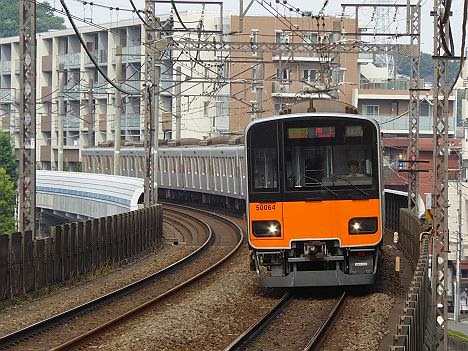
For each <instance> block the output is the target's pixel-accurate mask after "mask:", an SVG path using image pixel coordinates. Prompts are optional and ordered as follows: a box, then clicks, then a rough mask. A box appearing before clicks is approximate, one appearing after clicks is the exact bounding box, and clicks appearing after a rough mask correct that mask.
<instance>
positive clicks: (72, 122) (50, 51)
mask: <svg viewBox="0 0 468 351" xmlns="http://www.w3.org/2000/svg"><path fill="white" fill-rule="evenodd" d="M181 16H182V18H183V20H184V22H186V23H190V24H191V26H192V27H193V26H194V25H193V23H197V22H198V21H199V20H200V19H202V20H203V29H204V31H206V32H203V33H202V40H205V39H206V38H207V36H209V35H212V36H216V34H210V33H208V32H207V31H209V30H219V23H220V20H219V13H214V12H213V13H208V12H205V13H204V15H203V16H202V13H201V12H198V11H187V12H184V13H181ZM168 18H169V17H168V16H161V22H162V23H163V24H164V23H165V21H166V20H167V19H168ZM225 23H228V21H227V22H225ZM224 27H225V28H224V29H225V30H229V24H228V25H225V26H224ZM79 31H80V33H81V35H82V37H83V39H84V41H85V42H86V46H87V48H88V49H89V50H90V51H91V52H92V55H93V57H94V58H95V59H96V61H97V63H98V66H99V68H100V69H101V70H102V71H103V72H104V73H105V74H106V75H107V76H108V77H109V78H110V79H111V80H113V81H115V77H116V47H117V46H118V45H120V46H121V47H122V64H123V69H122V72H123V73H122V74H123V81H122V85H121V86H122V88H123V89H124V90H125V91H131V92H135V93H140V92H142V91H144V89H143V88H144V87H143V83H144V82H143V81H144V79H145V77H144V72H145V69H144V66H143V64H144V62H145V45H144V42H145V33H144V28H143V25H141V24H140V23H139V22H137V21H134V20H126V21H119V22H118V23H115V22H114V23H112V24H106V25H99V26H87V27H81V28H79ZM164 35H167V33H163V36H164ZM197 36H198V33H197V32H191V33H189V34H188V33H187V32H180V31H174V32H171V34H170V35H169V38H168V39H167V40H172V39H174V40H175V41H178V40H179V39H181V38H185V39H187V38H191V39H194V38H197ZM162 42H163V41H162ZM142 43H143V45H142ZM222 58H223V56H222V55H221V53H219V52H217V53H216V52H202V53H200V54H199V55H197V53H196V52H195V51H191V52H188V51H186V50H185V49H184V47H183V46H181V50H172V51H170V50H166V51H163V56H162V58H161V62H160V64H161V84H160V90H161V93H160V122H161V123H160V125H159V139H164V138H165V139H170V138H172V137H175V129H176V127H175V118H174V113H175V100H176V99H175V98H174V96H173V95H174V91H175V90H174V86H175V84H176V82H175V76H174V69H175V66H177V65H179V66H180V67H181V71H182V85H181V91H182V103H181V107H182V118H181V126H182V128H181V137H195V138H199V139H203V138H206V137H209V136H210V135H212V134H218V133H222V132H225V131H227V130H228V115H227V110H228V108H227V103H228V97H229V85H227V87H225V88H223V89H220V85H219V84H215V83H216V81H217V80H218V78H219V75H218V69H221V71H220V73H221V74H224V72H222V68H220V65H219V64H218V63H217V61H219V60H222ZM176 61H177V63H176ZM61 63H63V65H64V71H65V73H64V78H65V89H64V101H65V111H66V112H65V117H64V157H63V159H64V161H65V162H66V163H67V166H68V167H69V168H72V169H73V168H77V167H78V162H79V161H80V159H81V157H80V150H82V148H83V147H88V146H95V145H98V144H99V143H102V142H109V141H113V140H114V136H115V123H114V116H115V106H116V103H115V89H114V88H113V87H112V86H111V85H110V84H109V83H108V82H106V80H105V79H104V78H103V76H102V75H101V74H100V73H99V72H98V70H97V69H96V67H95V66H94V64H93V63H92V61H91V59H90V58H89V57H88V55H87V54H86V52H85V50H84V49H83V48H82V46H81V44H80V41H79V39H78V37H77V36H76V35H75V32H74V31H73V30H72V29H66V30H60V31H53V32H48V33H40V34H38V35H37V82H36V85H37V90H36V98H37V102H38V103H37V116H36V129H37V135H36V139H37V148H36V150H37V154H36V159H37V161H38V166H39V167H40V168H43V169H56V168H57V159H58V156H57V152H58V142H57V136H58V124H57V118H58V108H57V102H58V97H59V75H58V69H59V64H61ZM209 81H210V82H211V83H209ZM122 100H123V101H122V106H123V107H122V117H121V118H122V140H123V142H124V141H127V142H139V141H142V140H143V136H144V134H143V133H144V106H145V102H144V99H143V98H142V97H141V96H140V95H127V94H122ZM18 106H19V39H18V37H11V38H2V39H0V115H1V116H2V125H1V126H2V129H3V130H9V131H10V132H11V133H12V135H14V139H15V144H16V147H18V145H19V144H18V140H19V139H18V138H19V117H18ZM88 120H90V121H92V128H88ZM90 130H91V131H92V134H93V135H92V137H91V136H90V135H89V131H90Z"/></svg>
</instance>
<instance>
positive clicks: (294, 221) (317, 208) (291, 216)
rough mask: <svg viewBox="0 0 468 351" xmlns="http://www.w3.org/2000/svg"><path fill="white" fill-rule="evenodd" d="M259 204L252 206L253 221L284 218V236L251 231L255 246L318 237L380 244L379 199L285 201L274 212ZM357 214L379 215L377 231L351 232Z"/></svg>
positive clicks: (278, 245) (281, 244)
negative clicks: (261, 235)
mask: <svg viewBox="0 0 468 351" xmlns="http://www.w3.org/2000/svg"><path fill="white" fill-rule="evenodd" d="M257 205H263V203H262V204H258V203H252V204H250V206H249V210H250V221H252V220H268V219H276V220H278V221H280V222H281V229H282V233H281V237H280V238H261V239H258V238H255V237H254V236H253V235H250V244H251V245H252V246H253V247H255V248H259V249H262V248H263V249H266V248H289V247H290V242H291V241H293V240H318V239H322V240H327V239H338V240H340V242H341V246H361V245H376V244H378V243H379V242H380V240H381V238H382V232H381V221H382V218H381V214H380V200H379V199H369V200H328V201H310V202H309V201H297V202H284V203H276V206H275V207H276V210H275V211H274V212H270V211H257V210H256V206H257ZM281 205H282V206H281ZM279 208H282V210H283V211H282V214H281V213H278V209H279ZM355 217H377V218H378V226H377V232H376V233H375V234H353V235H350V234H348V222H349V220H350V219H351V218H355ZM250 223H251V222H250ZM250 233H252V231H250Z"/></svg>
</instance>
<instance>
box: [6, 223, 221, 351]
mask: <svg viewBox="0 0 468 351" xmlns="http://www.w3.org/2000/svg"><path fill="white" fill-rule="evenodd" d="M193 219H194V220H196V221H197V222H199V223H201V224H202V226H204V227H205V228H206V229H207V231H208V233H209V234H208V237H207V239H206V240H205V242H204V243H203V244H202V245H201V246H200V247H199V248H197V249H196V250H195V251H193V252H192V253H190V254H189V255H187V256H185V257H184V258H182V259H180V260H179V261H177V262H174V263H173V264H171V265H169V266H167V267H165V268H163V269H161V270H159V271H158V272H155V273H153V274H151V275H149V276H147V277H145V278H142V279H140V280H138V281H136V282H134V283H132V284H129V285H126V286H124V287H123V288H120V289H117V290H115V291H113V292H110V293H108V294H106V295H103V296H100V297H98V298H96V299H93V300H91V301H89V302H86V303H84V304H81V305H79V306H76V307H74V308H71V309H69V310H67V311H64V312H61V313H59V314H56V315H54V316H52V317H50V318H47V319H44V320H42V321H40V322H37V323H34V324H31V325H29V326H27V327H25V328H23V329H20V330H18V331H15V332H13V333H10V334H7V335H5V336H2V337H0V349H1V348H4V347H8V346H10V345H13V344H15V343H17V342H19V341H21V340H22V339H26V338H28V337H30V336H32V335H36V334H39V333H40V332H42V331H43V330H46V329H50V328H51V327H53V326H55V325H58V324H60V323H63V322H65V321H67V320H69V319H71V318H73V317H76V316H78V315H81V314H84V313H85V312H86V311H89V310H92V309H95V308H97V307H99V306H102V305H105V304H107V303H109V302H111V301H113V300H115V299H117V298H119V297H122V296H124V295H127V294H129V293H131V292H133V291H136V290H139V289H141V288H142V287H144V286H146V285H147V284H150V283H152V282H153V281H154V280H156V279H158V278H159V277H160V276H162V275H164V274H167V273H169V272H171V271H173V270H175V269H177V268H178V267H179V266H180V265H182V264H184V263H186V262H187V261H189V260H191V259H193V258H194V257H195V256H196V255H197V254H199V253H200V252H201V251H202V250H204V249H206V248H207V247H208V245H209V244H210V242H211V241H212V239H213V233H212V230H211V228H210V227H209V226H208V225H207V224H206V223H204V222H203V221H201V220H199V219H198V218H196V217H193Z"/></svg>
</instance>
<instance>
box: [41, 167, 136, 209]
mask: <svg viewBox="0 0 468 351" xmlns="http://www.w3.org/2000/svg"><path fill="white" fill-rule="evenodd" d="M143 192H144V188H143V179H140V178H133V177H121V176H113V175H106V174H95V173H81V172H57V171H43V170H38V171H36V200H37V204H36V205H37V207H40V208H44V209H49V210H60V211H62V212H68V213H73V214H76V215H80V216H86V217H90V218H98V217H105V216H110V215H114V214H118V213H124V212H128V211H133V210H136V209H138V204H139V203H142V201H143Z"/></svg>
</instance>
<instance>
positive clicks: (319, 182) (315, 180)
mask: <svg viewBox="0 0 468 351" xmlns="http://www.w3.org/2000/svg"><path fill="white" fill-rule="evenodd" d="M303 177H304V178H305V179H310V180H312V181H314V182H316V183H317V184H320V185H321V186H322V187H323V188H325V189H327V190H328V191H329V192H330V193H331V194H333V195H334V196H335V197H338V194H337V193H336V192H334V191H333V190H331V189H330V188H329V187H328V186H326V185H324V184H323V183H322V182H321V181H319V180H317V179H315V178H312V177H308V176H306V175H305V176H303Z"/></svg>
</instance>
